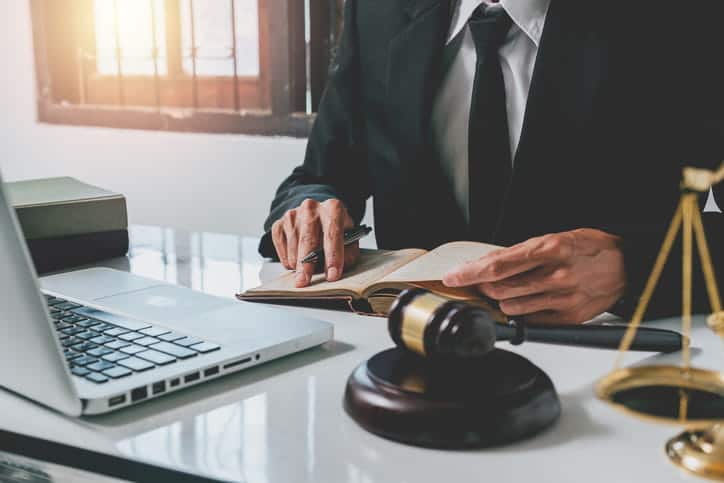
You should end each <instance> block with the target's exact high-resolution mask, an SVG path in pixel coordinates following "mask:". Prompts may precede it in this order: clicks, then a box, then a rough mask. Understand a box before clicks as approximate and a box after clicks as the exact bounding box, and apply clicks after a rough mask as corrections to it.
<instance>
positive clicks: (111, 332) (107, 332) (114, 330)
mask: <svg viewBox="0 0 724 483" xmlns="http://www.w3.org/2000/svg"><path fill="white" fill-rule="evenodd" d="M126 332H128V330H126V329H122V328H120V327H113V328H112V329H108V330H105V331H103V333H104V334H105V335H108V336H111V337H118V336H119V335H121V334H125V333H126Z"/></svg>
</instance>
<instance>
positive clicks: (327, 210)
mask: <svg viewBox="0 0 724 483" xmlns="http://www.w3.org/2000/svg"><path fill="white" fill-rule="evenodd" d="M323 205H324V208H323V209H322V210H321V215H320V218H321V223H322V232H323V233H324V236H323V242H322V243H323V246H324V263H325V273H326V274H327V280H328V281H330V282H336V281H337V280H339V279H340V278H341V277H342V271H343V270H344V221H345V220H344V206H342V203H341V202H340V201H339V200H329V201H327V202H325V203H324V204H323Z"/></svg>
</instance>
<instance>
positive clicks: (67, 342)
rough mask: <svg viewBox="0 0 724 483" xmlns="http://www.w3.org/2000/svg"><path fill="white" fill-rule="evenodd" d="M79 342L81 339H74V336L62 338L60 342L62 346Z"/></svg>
mask: <svg viewBox="0 0 724 483" xmlns="http://www.w3.org/2000/svg"><path fill="white" fill-rule="evenodd" d="M80 342H83V341H82V340H80V339H76V338H75V337H68V338H67V339H63V341H62V342H61V344H62V345H63V347H70V346H72V345H75V344H78V343H80Z"/></svg>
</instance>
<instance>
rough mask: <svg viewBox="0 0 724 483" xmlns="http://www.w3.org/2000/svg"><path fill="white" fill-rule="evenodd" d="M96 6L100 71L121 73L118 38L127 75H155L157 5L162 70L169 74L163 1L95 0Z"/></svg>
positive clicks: (157, 33)
mask: <svg viewBox="0 0 724 483" xmlns="http://www.w3.org/2000/svg"><path fill="white" fill-rule="evenodd" d="M152 2H153V3H152ZM94 7H95V30H96V52H97V69H98V73H100V74H103V75H117V74H118V73H119V72H118V65H117V60H118V59H117V56H116V39H118V41H119V43H120V48H121V60H122V66H121V69H122V71H123V74H124V75H153V73H154V61H153V45H154V28H153V14H154V12H153V11H154V8H155V17H156V22H155V23H156V26H155V36H156V42H157V45H158V55H159V61H158V69H159V74H161V75H163V74H165V73H166V70H167V66H166V59H165V56H166V29H165V25H164V21H163V19H164V15H165V12H164V1H163V0H95V3H94ZM116 14H117V15H118V17H117V18H116ZM116 29H118V30H117V31H116Z"/></svg>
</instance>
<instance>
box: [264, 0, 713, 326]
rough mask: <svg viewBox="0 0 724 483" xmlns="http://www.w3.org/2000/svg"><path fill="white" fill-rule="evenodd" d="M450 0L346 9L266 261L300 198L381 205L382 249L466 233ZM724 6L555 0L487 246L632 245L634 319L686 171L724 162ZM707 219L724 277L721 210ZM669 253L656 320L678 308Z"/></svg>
mask: <svg viewBox="0 0 724 483" xmlns="http://www.w3.org/2000/svg"><path fill="white" fill-rule="evenodd" d="M452 1H453V0H347V1H346V10H345V27H344V34H343V36H342V40H341V45H340V48H339V54H338V57H337V59H336V62H335V65H334V66H333V69H332V74H331V78H330V81H329V83H328V86H327V88H326V92H325V94H324V96H323V99H322V101H321V105H320V107H319V113H318V116H317V119H316V122H315V125H314V128H313V131H312V134H311V136H310V138H309V143H308V147H307V153H306V158H305V160H304V164H302V165H301V166H299V167H298V168H296V169H295V170H294V172H293V173H292V174H291V176H289V178H287V179H286V180H285V181H284V182H283V183H282V185H281V187H280V188H279V190H278V192H277V195H276V198H275V199H274V202H273V204H272V208H271V214H270V216H269V218H268V220H267V222H266V225H265V229H266V231H267V234H266V235H265V237H264V239H263V240H262V244H261V246H260V251H261V253H262V254H263V255H265V256H274V249H273V245H272V244H271V241H270V238H269V234H268V230H269V228H270V226H271V224H272V223H273V222H274V221H275V220H277V219H278V218H280V217H281V216H282V215H283V214H284V212H285V211H286V210H288V209H291V208H295V207H296V206H298V205H299V203H301V202H302V201H303V200H304V199H305V198H313V199H317V200H320V201H321V200H324V199H328V198H332V197H334V198H339V199H340V200H342V201H343V202H344V203H345V205H346V206H347V208H348V210H349V211H350V213H351V215H352V217H353V218H355V219H356V220H358V221H359V220H360V219H361V218H362V216H363V212H364V207H365V201H366V200H367V199H368V198H369V197H370V196H372V197H374V210H375V213H374V217H375V233H376V236H377V242H378V245H379V247H380V248H388V249H397V248H403V247H422V248H432V247H435V246H437V245H439V244H441V243H444V242H447V241H450V240H456V239H466V238H467V237H468V233H467V228H466V226H465V223H464V221H463V218H462V215H461V214H460V213H459V210H458V208H457V207H456V204H455V202H454V198H453V194H452V191H451V189H450V187H449V186H448V185H447V184H446V182H445V181H444V177H443V176H442V173H441V170H440V161H439V158H438V155H437V153H436V152H435V150H434V149H433V147H432V143H431V135H430V114H431V109H432V101H433V98H434V95H435V92H436V90H437V89H438V87H439V82H440V79H441V75H440V69H439V64H440V59H441V53H442V49H443V46H444V42H445V37H446V33H447V30H448V28H449V24H450V15H451V8H452V7H451V5H450V4H451V2H452ZM722 5H724V2H721V1H720V0H710V1H701V0H692V1H690V2H687V3H686V5H682V4H681V3H675V2H661V1H648V0H635V1H633V2H601V1H600V0H552V3H551V7H550V10H549V12H548V16H547V19H546V25H545V28H544V32H543V37H542V40H541V45H540V49H539V53H538V58H537V63H536V67H535V72H534V76H533V82H532V86H531V90H530V93H529V98H528V105H527V110H526V114H525V122H524V127H523V133H522V138H521V140H520V145H519V148H518V153H517V156H516V159H515V165H514V173H513V180H512V183H511V185H510V186H509V189H508V193H507V199H506V201H505V212H504V215H503V220H502V223H501V228H500V230H499V231H498V233H497V234H496V235H495V237H494V239H492V240H485V241H487V242H492V243H497V244H500V245H510V244H513V243H516V242H520V241H523V240H525V239H528V238H530V237H533V236H537V235H541V234H545V233H551V232H558V231H564V230H571V229H575V228H580V227H590V228H598V229H602V230H605V231H608V232H611V233H615V234H618V235H621V236H622V237H623V240H624V245H625V249H624V252H625V260H626V270H627V275H628V281H629V289H628V294H627V300H628V307H627V308H628V309H630V308H631V306H632V305H633V304H634V303H635V302H636V300H637V298H638V295H639V294H640V292H641V289H642V285H643V283H644V281H645V278H646V276H647V274H648V273H649V271H650V269H651V266H652V263H653V259H654V256H655V254H656V252H657V251H658V247H659V246H660V243H661V240H662V237H663V232H664V231H665V229H666V227H667V225H668V223H669V220H670V218H671V216H672V214H673V212H674V209H675V206H676V203H677V201H678V196H679V189H678V186H679V182H680V178H681V168H682V166H684V165H688V164H696V165H700V166H708V167H714V166H717V165H718V162H719V161H721V160H722V159H724V123H723V122H722V119H724V103H723V102H722V98H723V97H724V96H723V95H722V91H723V90H724V76H722V74H721V72H720V69H719V67H720V65H721V66H724V61H723V60H722V59H723V58H724V56H722V52H724V45H722V42H721V40H720V38H718V35H719V32H718V29H719V26H718V22H719V21H720V19H721V18H724V16H723V15H722V13H724V8H723V7H722ZM703 201H704V197H703V196H702V204H703ZM720 202H721V204H722V205H724V196H720ZM706 217H707V218H708V219H707V220H706V221H707V225H708V228H707V229H708V230H710V233H711V234H710V238H711V240H710V242H711V245H712V249H713V251H714V252H715V256H716V262H715V264H716V266H717V269H718V273H719V277H720V279H722V282H724V270H723V269H722V268H724V254H722V251H724V236H722V234H721V232H722V231H723V230H722V225H724V215H721V214H709V215H707V216H706ZM715 245H718V246H715ZM674 255H675V257H674V260H677V262H676V263H675V262H673V261H672V263H670V264H669V267H670V268H671V270H669V271H668V272H667V275H666V277H665V280H664V286H662V288H661V293H660V295H659V296H658V297H657V299H656V300H655V304H654V305H655V306H654V312H653V313H655V314H663V313H674V312H676V311H677V310H679V308H680V303H679V302H678V300H679V299H680V295H672V294H680V289H679V288H678V287H679V283H680V278H679V276H678V275H677V274H676V267H678V266H679V265H680V262H678V260H679V259H680V256H679V254H678V253H676V252H675V254H674ZM701 293H702V295H699V294H698V293H697V294H696V295H695V301H697V302H699V303H700V304H701V303H704V302H705V297H704V295H703V292H701ZM650 314H652V313H651V312H650Z"/></svg>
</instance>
